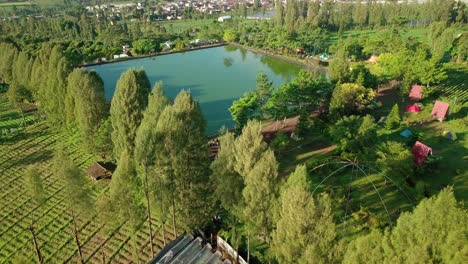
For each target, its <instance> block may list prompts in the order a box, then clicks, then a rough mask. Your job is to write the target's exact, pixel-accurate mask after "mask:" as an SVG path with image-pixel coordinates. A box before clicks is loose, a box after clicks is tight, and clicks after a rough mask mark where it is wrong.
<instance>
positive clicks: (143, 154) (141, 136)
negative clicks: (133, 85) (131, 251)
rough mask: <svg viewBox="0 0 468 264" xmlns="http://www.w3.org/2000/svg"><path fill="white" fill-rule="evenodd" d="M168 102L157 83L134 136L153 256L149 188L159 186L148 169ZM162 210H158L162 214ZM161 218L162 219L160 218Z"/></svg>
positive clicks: (153, 159) (152, 161)
mask: <svg viewBox="0 0 468 264" xmlns="http://www.w3.org/2000/svg"><path fill="white" fill-rule="evenodd" d="M168 104H169V100H168V99H167V97H166V96H165V95H164V91H163V88H162V83H157V84H156V86H155V87H154V89H153V91H152V92H151V94H150V95H149V99H148V107H147V108H146V110H145V112H144V114H143V119H142V121H141V125H140V127H139V128H138V131H137V134H136V138H135V161H136V163H137V167H138V172H139V176H140V181H141V182H143V183H144V190H145V198H146V213H147V219H148V226H149V234H150V247H151V254H152V256H154V246H153V231H152V223H151V202H150V200H151V199H150V196H151V195H152V192H151V190H156V189H158V188H159V187H160V185H158V184H157V182H158V181H157V179H149V175H148V174H149V171H150V170H151V169H152V167H153V166H154V162H155V155H157V152H156V146H157V145H156V141H158V140H159V139H160V137H159V134H158V133H157V131H156V129H155V128H156V126H157V124H158V121H159V116H160V115H161V113H162V111H163V110H164V108H165V107H166V106H167V105H168ZM154 194H155V195H156V196H158V197H157V199H160V200H161V199H162V198H161V197H160V195H161V192H157V193H154ZM163 213H164V212H162V210H161V211H160V212H159V214H160V215H162V214H163ZM162 220H163V219H162ZM161 222H162V226H163V228H162V232H163V238H164V243H165V234H164V232H165V231H164V221H161Z"/></svg>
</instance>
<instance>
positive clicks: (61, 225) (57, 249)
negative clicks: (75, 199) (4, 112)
mask: <svg viewBox="0 0 468 264" xmlns="http://www.w3.org/2000/svg"><path fill="white" fill-rule="evenodd" d="M0 100H2V98H0ZM2 104H5V103H4V101H2ZM10 121H11V122H16V121H15V120H10ZM1 125H2V126H4V125H5V124H3V123H2V124H1ZM59 143H63V144H65V146H66V147H67V151H68V153H69V155H70V156H71V157H72V158H73V160H74V162H75V163H76V164H77V165H79V167H80V168H81V169H82V170H83V177H86V176H85V174H84V171H85V170H86V169H87V168H88V167H89V166H90V165H91V164H92V163H93V162H95V161H96V158H95V157H94V156H93V155H90V154H87V153H85V152H83V151H82V150H81V148H80V146H79V142H78V139H77V138H76V137H75V136H73V135H69V134H63V133H58V132H54V131H53V130H52V129H50V128H48V127H47V125H46V124H45V123H44V122H38V123H35V124H32V125H30V126H28V127H26V129H25V130H24V131H22V132H21V133H18V134H17V135H15V136H14V137H13V138H11V139H9V140H8V141H6V142H3V143H2V144H1V145H0V223H1V224H0V263H11V262H12V260H14V259H15V258H19V257H21V258H26V259H28V260H30V261H31V263H33V261H34V262H35V253H34V250H33V242H32V236H31V233H30V232H29V226H30V225H31V223H33V225H34V228H35V232H36V234H37V237H38V242H39V245H40V248H41V253H42V255H43V257H44V259H45V263H76V262H78V258H77V257H78V251H77V249H76V245H75V243H74V241H73V237H72V233H71V227H72V225H71V215H70V214H69V213H68V212H67V210H66V208H65V203H64V195H63V193H62V189H63V182H62V180H61V179H60V178H59V177H57V176H55V175H52V173H51V166H52V156H53V151H54V148H55V146H56V145H57V144H59ZM28 165H33V166H34V167H35V168H36V169H37V172H38V173H39V174H40V175H41V178H42V181H43V185H44V187H45V189H46V192H47V202H46V204H45V206H43V207H41V208H37V207H35V206H34V205H33V203H31V201H30V199H29V198H28V195H27V193H26V190H25V188H24V186H23V185H24V179H23V175H24V171H25V169H26V167H27V166H28ZM89 184H90V186H91V189H92V195H93V197H94V198H95V199H97V198H98V196H99V194H101V193H102V192H106V191H107V190H108V186H107V185H108V182H92V181H91V180H89ZM33 219H34V220H36V221H35V222H33ZM157 222H158V221H157V220H156V219H155V220H154V223H156V224H155V225H154V227H153V230H154V232H155V235H154V236H155V241H154V242H155V245H156V246H157V248H158V249H160V248H162V247H163V246H164V245H163V241H162V238H161V237H162V236H161V235H160V234H161V229H160V228H159V225H158V223H157ZM79 223H80V225H79V237H80V240H81V243H82V245H83V254H84V258H85V261H86V263H103V260H104V262H105V263H132V262H133V261H134V260H135V258H134V255H133V254H132V246H131V245H132V243H130V242H129V241H130V236H129V234H130V232H129V228H128V226H127V225H125V224H124V225H122V226H120V227H118V228H116V229H113V230H110V233H103V231H102V230H103V225H102V224H100V223H99V221H97V216H92V217H90V218H89V219H80V221H79ZM169 229H170V228H168V230H167V232H166V237H169V239H174V235H173V234H172V232H171V230H169ZM147 230H148V228H147V226H146V227H143V228H142V231H141V232H140V233H139V234H138V241H137V245H138V248H139V254H138V255H139V259H140V260H142V261H143V262H146V261H148V260H149V259H150V258H151V256H150V249H149V240H148V237H149V236H148V233H146V232H147ZM158 249H156V251H157V250H158Z"/></svg>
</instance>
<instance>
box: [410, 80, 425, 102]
mask: <svg viewBox="0 0 468 264" xmlns="http://www.w3.org/2000/svg"><path fill="white" fill-rule="evenodd" d="M409 98H410V99H411V100H413V101H419V100H421V99H422V86H421V85H416V84H413V85H412V86H411V91H410V94H409Z"/></svg>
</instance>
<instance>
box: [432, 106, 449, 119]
mask: <svg viewBox="0 0 468 264" xmlns="http://www.w3.org/2000/svg"><path fill="white" fill-rule="evenodd" d="M448 109H449V104H447V103H444V102H441V101H435V104H434V107H433V108H432V113H431V115H432V116H433V117H435V118H436V119H437V120H439V121H442V120H444V119H445V116H446V115H447V112H448Z"/></svg>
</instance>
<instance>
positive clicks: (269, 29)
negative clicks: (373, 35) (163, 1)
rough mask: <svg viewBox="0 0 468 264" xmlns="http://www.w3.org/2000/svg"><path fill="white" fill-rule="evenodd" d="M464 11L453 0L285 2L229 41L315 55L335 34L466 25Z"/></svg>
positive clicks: (237, 31) (239, 25)
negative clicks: (422, 0)
mask: <svg viewBox="0 0 468 264" xmlns="http://www.w3.org/2000/svg"><path fill="white" fill-rule="evenodd" d="M466 10H467V7H466V5H465V3H463V2H462V1H453V0H447V1H446V0H433V1H427V2H425V3H415V2H411V1H404V2H403V3H397V2H396V1H387V2H386V3H381V2H378V1H367V3H362V2H360V1H357V2H356V3H349V2H335V1H322V3H320V1H298V0H289V1H286V4H285V5H284V2H283V1H276V11H275V12H276V13H275V17H274V18H273V19H271V20H269V21H262V22H261V23H237V24H234V26H233V29H234V32H231V33H230V38H229V39H231V40H235V41H238V42H239V43H242V44H245V45H248V46H254V47H259V48H263V49H269V50H273V51H275V52H279V53H292V52H295V50H296V49H297V48H302V49H304V50H305V51H306V52H307V53H311V54H318V53H320V52H324V51H327V49H328V46H327V45H328V41H329V39H330V36H329V32H332V31H338V35H339V37H342V36H343V33H344V31H345V30H350V29H379V28H382V27H391V26H410V27H413V26H427V25H430V24H431V23H434V22H442V23H444V24H446V25H449V24H464V23H466V22H467V16H466ZM241 16H242V15H241ZM225 39H226V38H225Z"/></svg>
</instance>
